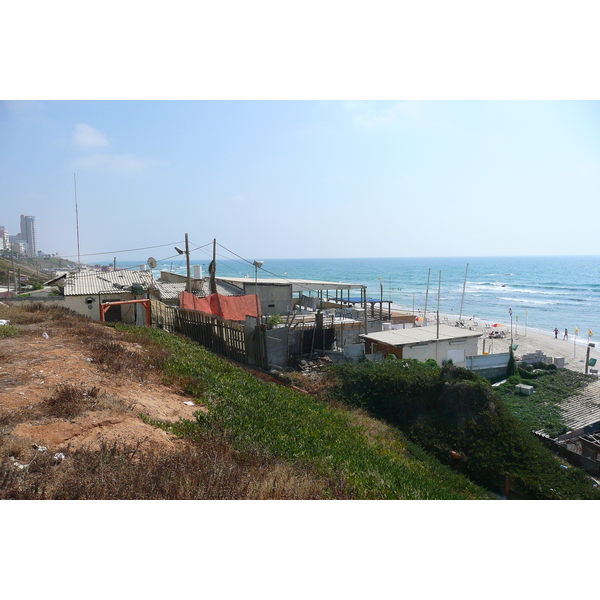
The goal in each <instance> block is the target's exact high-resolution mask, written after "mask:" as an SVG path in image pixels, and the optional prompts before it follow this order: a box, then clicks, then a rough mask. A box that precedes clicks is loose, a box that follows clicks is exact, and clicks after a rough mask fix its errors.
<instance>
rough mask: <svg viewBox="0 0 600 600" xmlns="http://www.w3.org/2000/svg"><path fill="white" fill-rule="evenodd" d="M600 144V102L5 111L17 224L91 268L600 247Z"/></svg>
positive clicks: (6, 175) (3, 135)
mask: <svg viewBox="0 0 600 600" xmlns="http://www.w3.org/2000/svg"><path fill="white" fill-rule="evenodd" d="M599 134H600V102H598V101H532V100H526V101H442V100H434V101H418V100H409V101H391V100H389V101H335V100H324V101H318V100H317V101H310V100H306V101H291V100H283V101H275V100H271V101H255V100H233V101H218V100H204V101H203V100H198V101H177V100H175V101H148V100H142V101H127V100H125V101H106V100H103V101H65V100H59V101H5V102H2V104H0V205H1V207H2V208H1V216H0V218H1V221H0V225H4V226H5V227H6V228H7V229H8V230H9V232H11V233H17V232H18V228H19V218H20V215H21V214H28V215H34V216H35V217H36V230H37V244H38V249H39V250H42V251H43V252H46V253H50V254H54V253H58V254H59V255H61V256H65V257H67V256H69V257H72V258H73V257H74V258H77V256H78V253H80V254H81V256H82V257H83V258H82V260H83V261H84V262H90V261H91V262H94V261H102V260H112V257H113V254H114V253H115V252H117V251H121V250H129V249H132V250H133V249H143V250H136V251H134V252H131V253H119V254H118V257H119V259H122V260H137V259H144V260H145V258H146V257H147V255H148V254H149V252H148V250H145V249H146V248H150V247H155V246H163V247H161V248H158V249H156V250H153V251H152V254H153V255H156V257H157V258H158V259H161V258H166V257H168V256H171V255H173V254H174V252H173V248H172V245H173V243H176V242H177V243H179V242H181V241H182V240H183V239H184V235H185V233H188V236H189V240H190V246H191V248H192V249H194V248H197V247H198V246H203V245H205V244H210V243H211V242H212V240H213V239H216V240H217V242H218V243H219V244H220V245H222V246H225V247H226V248H229V249H231V250H232V251H233V252H235V253H237V254H238V255H240V256H242V257H244V258H248V259H254V258H257V257H261V258H313V257H327V258H336V257H410V256H486V255H490V256H502V255H567V254H598V253H599V251H598V240H597V235H596V234H595V233H594V231H593V230H591V229H590V226H589V219H590V218H591V217H592V215H594V214H595V213H596V212H597V210H598V200H600V198H599V190H600V135H599ZM76 215H78V220H79V240H80V241H79V251H78V247H77V226H76V225H77V220H76ZM99 253H106V254H105V255H101V254H99Z"/></svg>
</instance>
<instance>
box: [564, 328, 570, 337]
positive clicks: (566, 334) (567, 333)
mask: <svg viewBox="0 0 600 600" xmlns="http://www.w3.org/2000/svg"><path fill="white" fill-rule="evenodd" d="M568 339H569V330H568V329H567V328H566V327H565V335H564V337H563V340H568Z"/></svg>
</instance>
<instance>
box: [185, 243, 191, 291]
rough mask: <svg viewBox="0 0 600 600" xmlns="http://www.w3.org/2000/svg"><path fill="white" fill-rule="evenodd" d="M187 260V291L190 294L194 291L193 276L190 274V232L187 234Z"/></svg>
mask: <svg viewBox="0 0 600 600" xmlns="http://www.w3.org/2000/svg"><path fill="white" fill-rule="evenodd" d="M185 262H186V266H187V281H186V284H185V285H186V287H185V291H186V292H188V293H189V294H191V293H192V278H191V275H190V245H189V243H188V234H187V233H186V234H185Z"/></svg>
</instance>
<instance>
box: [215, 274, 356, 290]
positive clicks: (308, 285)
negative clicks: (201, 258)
mask: <svg viewBox="0 0 600 600" xmlns="http://www.w3.org/2000/svg"><path fill="white" fill-rule="evenodd" d="M216 279H217V280H221V281H228V282H230V283H233V284H235V285H245V284H254V282H255V279H254V277H217V278H216ZM256 283H257V284H258V285H291V286H292V292H293V293H296V292H308V291H312V292H316V291H326V290H360V289H363V288H364V287H365V286H364V285H362V284H360V283H345V282H343V281H315V280H313V279H267V278H260V277H259V278H258V279H256Z"/></svg>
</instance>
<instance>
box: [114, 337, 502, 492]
mask: <svg viewBox="0 0 600 600" xmlns="http://www.w3.org/2000/svg"><path fill="white" fill-rule="evenodd" d="M126 329H127V330H128V331H131V332H132V333H134V334H135V335H136V336H137V337H138V339H140V340H143V342H144V344H146V343H148V342H149V341H154V342H156V343H159V344H160V345H161V346H162V347H163V348H166V349H168V350H169V351H170V352H171V355H172V356H171V358H170V359H169V360H168V361H167V362H166V364H165V365H164V371H165V374H166V375H167V378H168V380H169V381H170V382H179V384H180V385H182V386H183V388H184V389H185V391H186V392H187V393H188V394H190V395H192V396H193V397H194V398H196V399H197V400H198V401H201V402H202V403H204V404H206V405H207V406H208V407H209V411H208V413H202V412H198V413H197V420H196V421H184V420H182V421H179V422H178V423H176V424H171V423H159V422H157V423H156V424H157V425H159V426H161V427H163V428H164V429H165V430H168V431H171V432H173V433H176V434H178V435H180V436H182V437H186V438H189V439H195V438H197V437H198V436H200V437H201V436H202V435H203V433H204V432H209V433H215V432H218V433H219V434H221V435H225V436H227V437H228V438H229V439H230V440H231V442H232V444H233V446H234V448H235V449H236V450H238V451H254V452H259V453H260V454H262V455H264V456H266V457H274V458H277V459H280V460H284V461H287V462H291V463H294V464H301V465H309V466H310V467H311V468H313V469H316V470H317V472H318V473H319V474H320V475H321V476H323V477H328V478H333V479H341V480H343V481H345V482H347V485H348V486H350V487H351V489H353V490H354V495H355V496H356V497H357V498H363V499H392V498H396V499H469V498H480V499H482V498H489V497H490V496H489V495H488V494H487V492H485V491H484V490H483V489H482V488H480V487H478V486H476V485H474V484H472V483H471V482H470V481H469V480H468V479H467V478H465V477H464V476H462V475H460V474H457V473H455V472H454V471H453V470H452V469H450V468H449V467H446V466H443V465H440V464H439V462H437V461H436V460H435V459H433V458H432V457H431V456H430V455H429V454H428V453H426V452H424V451H423V450H422V449H421V448H419V446H418V445H416V444H413V443H411V442H410V441H409V440H407V439H406V437H405V436H403V435H402V434H401V433H400V432H398V431H397V430H396V429H394V428H393V427H389V426H386V425H385V424H382V423H380V422H378V421H375V420H374V419H372V418H369V417H368V416H367V415H365V414H364V413H362V412H353V411H349V410H346V409H343V408H338V407H335V406H330V405H328V404H327V403H325V402H323V401H321V400H318V399H315V398H313V397H311V396H309V395H308V394H304V393H301V392H298V391H296V390H293V389H290V388H287V387H284V386H280V385H277V384H273V383H268V382H264V381H261V380H259V379H257V378H256V377H255V376H254V375H252V374H251V373H248V372H247V371H245V370H243V369H241V368H239V367H237V366H235V365H232V364H231V363H229V362H227V361H224V360H222V359H220V358H218V357H216V356H215V355H213V354H211V353H210V352H208V351H206V350H204V349H203V348H201V347H199V346H198V345H196V344H194V343H192V342H190V341H188V340H186V339H184V338H181V337H178V336H174V335H170V334H167V333H165V332H163V331H160V330H152V329H135V328H126Z"/></svg>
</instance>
